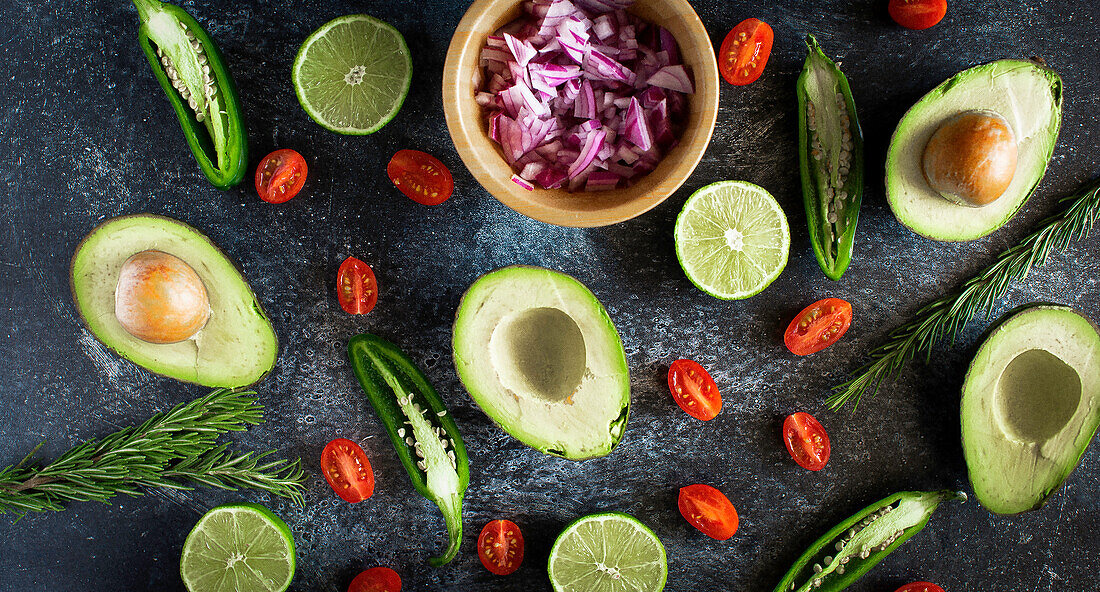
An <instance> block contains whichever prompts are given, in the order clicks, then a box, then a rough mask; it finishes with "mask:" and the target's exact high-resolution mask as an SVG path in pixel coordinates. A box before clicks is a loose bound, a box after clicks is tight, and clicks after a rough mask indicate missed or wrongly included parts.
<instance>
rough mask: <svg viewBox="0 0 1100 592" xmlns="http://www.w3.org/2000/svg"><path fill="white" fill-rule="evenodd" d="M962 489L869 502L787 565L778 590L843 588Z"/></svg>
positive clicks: (833, 590) (829, 590) (903, 494)
mask: <svg viewBox="0 0 1100 592" xmlns="http://www.w3.org/2000/svg"><path fill="white" fill-rule="evenodd" d="M954 499H958V500H963V501H966V494H965V493H963V492H961V491H902V492H900V493H895V494H894V495H891V496H890V497H887V498H884V499H882V500H879V501H877V502H875V503H873V504H871V505H870V506H867V507H866V508H864V509H863V510H861V511H860V512H858V513H856V515H854V516H851V517H849V518H848V519H847V520H844V521H843V522H841V523H840V524H837V525H836V526H834V527H833V529H832V530H830V531H829V532H827V533H825V535H824V536H822V537H821V538H819V539H817V540H816V541H814V544H812V545H810V548H809V549H807V550H806V552H805V553H803V554H802V557H800V558H799V559H798V561H796V562H795V563H794V565H793V566H791V569H790V570H789V571H787V575H786V576H784V577H783V580H782V581H780V582H779V585H778V586H776V587H775V592H791V591H792V590H794V591H796V592H811V591H812V592H839V591H840V590H843V589H845V588H847V587H848V586H850V585H851V584H852V583H853V582H855V581H856V580H858V579H859V577H860V576H862V575H863V574H864V573H866V572H867V570H869V569H871V568H872V567H874V566H875V565H876V564H877V563H878V562H879V561H882V560H883V559H884V558H885V557H886V556H887V555H889V554H890V552H891V551H893V550H894V549H896V548H898V547H899V546H901V544H902V543H904V542H905V541H907V540H909V537H911V536H913V535H915V534H917V533H918V532H920V531H921V529H923V528H924V525H925V524H928V519H929V518H931V517H932V512H933V511H935V509H936V507H937V506H939V505H940V503H941V502H944V501H947V500H954Z"/></svg>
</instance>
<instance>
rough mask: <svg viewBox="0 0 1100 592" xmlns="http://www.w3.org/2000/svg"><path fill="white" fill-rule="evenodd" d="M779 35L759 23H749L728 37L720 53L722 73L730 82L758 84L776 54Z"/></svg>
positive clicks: (719, 61) (751, 19) (746, 20)
mask: <svg viewBox="0 0 1100 592" xmlns="http://www.w3.org/2000/svg"><path fill="white" fill-rule="evenodd" d="M774 42H775V33H774V32H773V31H772V28H771V26H770V25H769V24H768V23H765V22H764V21H762V20H759V19H754V18H750V19H745V20H743V21H741V23H740V24H738V25H737V26H736V27H734V28H733V29H732V30H730V32H729V33H728V34H727V35H726V38H725V39H724V40H723V41H722V46H721V48H720V49H719V50H718V71H719V72H721V73H722V78H725V79H726V82H728V83H730V84H733V85H737V86H744V85H746V84H752V83H753V82H756V79H757V78H760V75H761V74H763V73H764V66H765V65H767V63H768V57H769V56H771V53H772V44H773V43H774Z"/></svg>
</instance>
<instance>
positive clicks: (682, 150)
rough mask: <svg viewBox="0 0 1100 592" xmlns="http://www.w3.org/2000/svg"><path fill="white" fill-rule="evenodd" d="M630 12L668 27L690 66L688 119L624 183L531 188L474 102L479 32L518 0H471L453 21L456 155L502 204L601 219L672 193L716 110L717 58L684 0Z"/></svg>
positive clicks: (575, 222)
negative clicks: (670, 143)
mask: <svg viewBox="0 0 1100 592" xmlns="http://www.w3.org/2000/svg"><path fill="white" fill-rule="evenodd" d="M629 10H630V12H631V13H632V14H634V15H636V16H639V17H641V18H643V19H645V20H647V21H649V22H651V23H656V24H659V25H661V26H663V27H665V28H666V29H668V30H669V31H671V32H672V34H673V36H674V37H675V38H676V41H677V43H678V44H679V45H680V54H681V56H682V60H683V62H684V64H686V65H688V66H690V67H691V71H692V73H693V75H694V78H695V92H694V93H693V94H691V95H689V96H688V119H687V123H686V126H685V128H684V131H683V133H682V134H681V135H680V143H679V144H677V146H676V147H675V148H673V149H672V150H671V151H670V152H669V153H668V154H667V155H665V157H664V159H662V160H661V162H660V164H658V165H657V168H656V169H654V170H653V171H651V172H649V173H648V174H646V175H644V176H642V177H640V178H639V179H638V180H637V181H636V182H635V183H634V184H633V185H631V186H630V187H626V188H622V189H614V190H611V191H597V192H590V193H586V192H575V193H569V192H567V191H565V190H564V189H541V188H536V189H534V190H532V191H528V190H526V189H524V188H522V187H520V186H519V185H517V184H516V183H515V182H513V181H512V174H513V173H514V171H513V170H512V168H511V167H510V166H508V163H507V162H505V160H504V156H503V153H502V152H501V148H500V146H499V145H498V144H497V143H496V142H493V141H492V140H490V139H489V134H488V125H487V123H486V119H485V117H484V115H483V114H482V109H481V107H479V106H478V104H477V103H476V102H475V101H474V94H475V92H476V91H475V89H477V88H478V87H480V86H481V81H482V76H483V73H482V69H481V68H480V67H479V64H478V60H479V57H480V54H481V48H483V47H484V46H485V41H486V38H487V37H488V36H489V35H491V34H492V33H493V32H495V31H496V30H497V29H499V28H500V27H502V26H503V25H505V24H507V23H509V22H511V21H513V20H515V19H516V18H517V17H519V16H520V13H521V12H522V3H521V2H520V1H519V0H475V2H474V3H473V4H472V5H471V6H470V9H469V10H467V11H466V15H465V16H463V17H462V21H461V22H459V23H458V28H457V29H456V30H455V33H454V36H453V37H451V46H450V47H449V48H448V49H447V62H446V65H445V66H444V69H443V110H444V113H445V114H446V117H447V129H448V130H449V131H450V133H451V140H452V141H454V144H455V148H456V149H457V150H458V155H459V156H460V157H461V158H462V162H463V163H465V164H466V167H467V168H469V169H470V172H471V173H473V175H474V178H476V179H477V180H478V181H479V182H480V183H481V184H482V185H483V186H484V187H485V189H487V190H488V191H489V193H491V194H492V195H493V197H495V198H497V199H498V200H500V202H501V203H503V204H504V205H506V206H508V207H510V208H512V209H513V210H515V211H517V212H519V213H521V214H523V215H525V216H529V217H531V218H534V219H535V220H541V221H543V222H549V223H551V224H557V225H559V226H577V227H587V226H606V225H608V224H615V223H617V222H622V221H624V220H629V219H631V218H634V217H635V216H639V215H641V214H643V213H645V212H647V211H649V210H650V209H651V208H653V207H656V206H657V204H659V203H661V202H662V201H664V200H665V199H666V198H668V196H670V195H672V193H673V192H675V191H676V190H677V189H679V188H680V185H682V184H683V183H684V181H685V180H686V179H687V178H688V175H690V174H691V172H692V171H693V170H695V165H697V164H698V163H699V160H700V159H701V158H702V157H703V152H704V151H705V150H706V149H707V144H709V143H710V136H711V133H712V132H713V131H714V121H715V119H717V117H718V63H717V61H716V60H715V56H714V47H713V46H711V44H710V37H709V36H708V35H707V31H706V29H705V28H704V27H703V23H702V21H700V20H699V15H697V14H695V10H693V9H692V8H691V5H690V4H688V2H687V0H638V1H637V2H636V3H635V4H634V6H632V7H631V8H630V9H629Z"/></svg>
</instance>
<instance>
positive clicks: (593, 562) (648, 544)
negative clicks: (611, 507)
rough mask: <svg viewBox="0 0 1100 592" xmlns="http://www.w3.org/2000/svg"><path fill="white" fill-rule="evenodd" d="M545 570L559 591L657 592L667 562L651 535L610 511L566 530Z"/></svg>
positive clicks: (628, 517)
mask: <svg viewBox="0 0 1100 592" xmlns="http://www.w3.org/2000/svg"><path fill="white" fill-rule="evenodd" d="M547 571H549V572H550V583H551V584H552V585H553V586H554V590H555V591H556V592H659V591H660V590H663V589H664V587H665V580H666V579H667V578H668V560H667V559H666V557H665V547H664V545H662V544H661V541H660V539H658V538H657V535H655V534H653V531H652V530H650V529H649V528H648V527H646V525H644V524H642V523H641V522H638V520H637V519H636V518H634V517H633V516H631V515H629V514H623V513H621V512H612V513H608V514H590V515H588V516H585V517H583V518H579V519H577V520H575V521H573V523H572V524H570V525H569V526H566V527H565V530H563V531H562V533H561V534H560V535H558V540H556V541H554V546H553V548H551V549H550V561H549V564H548V565H547Z"/></svg>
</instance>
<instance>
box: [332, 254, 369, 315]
mask: <svg viewBox="0 0 1100 592" xmlns="http://www.w3.org/2000/svg"><path fill="white" fill-rule="evenodd" d="M336 296H337V298H339V300H340V308H343V309H344V312H346V313H348V314H367V313H368V312H370V311H371V309H373V308H374V305H375V304H376V303H377V302H378V280H377V279H375V277H374V271H373V270H371V268H370V265H367V264H366V263H363V262H362V261H360V260H358V259H356V258H355V257H348V258H347V259H344V262H343V263H341V264H340V271H338V272H336Z"/></svg>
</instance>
